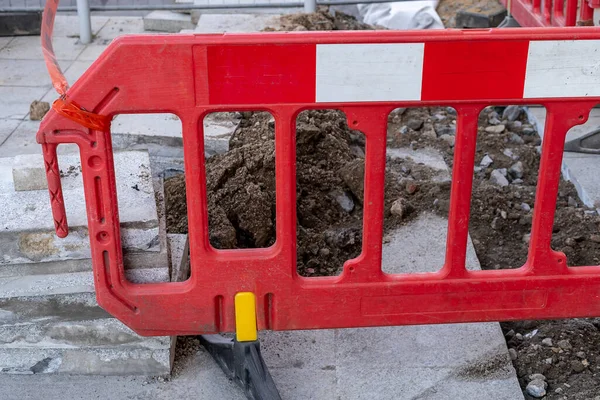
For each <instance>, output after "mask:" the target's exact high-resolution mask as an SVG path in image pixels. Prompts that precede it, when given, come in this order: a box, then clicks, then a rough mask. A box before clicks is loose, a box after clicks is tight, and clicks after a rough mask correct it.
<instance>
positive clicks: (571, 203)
mask: <svg viewBox="0 0 600 400" xmlns="http://www.w3.org/2000/svg"><path fill="white" fill-rule="evenodd" d="M567 204H568V205H569V207H577V201H575V199H574V198H572V197H571V196H569V198H568V200H567Z"/></svg>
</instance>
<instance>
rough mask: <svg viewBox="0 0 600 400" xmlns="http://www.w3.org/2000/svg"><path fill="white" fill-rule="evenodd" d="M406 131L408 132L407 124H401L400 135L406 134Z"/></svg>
mask: <svg viewBox="0 0 600 400" xmlns="http://www.w3.org/2000/svg"><path fill="white" fill-rule="evenodd" d="M407 133H408V126H406V125H403V126H402V127H401V128H400V134H401V135H406V134H407Z"/></svg>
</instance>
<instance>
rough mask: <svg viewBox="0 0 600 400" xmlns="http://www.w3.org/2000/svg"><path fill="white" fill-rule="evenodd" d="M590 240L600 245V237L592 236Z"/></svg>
mask: <svg viewBox="0 0 600 400" xmlns="http://www.w3.org/2000/svg"><path fill="white" fill-rule="evenodd" d="M590 240H591V241H592V242H594V243H600V235H590Z"/></svg>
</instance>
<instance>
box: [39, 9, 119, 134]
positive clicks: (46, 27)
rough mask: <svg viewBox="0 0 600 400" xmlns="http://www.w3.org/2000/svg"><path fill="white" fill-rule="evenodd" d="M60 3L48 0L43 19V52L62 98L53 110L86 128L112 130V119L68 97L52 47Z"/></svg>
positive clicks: (66, 83) (66, 85)
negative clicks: (89, 109)
mask: <svg viewBox="0 0 600 400" xmlns="http://www.w3.org/2000/svg"><path fill="white" fill-rule="evenodd" d="M58 2H59V0H47V1H46V6H45V7H44V16H43V18H42V51H43V53H44V60H45V61H46V68H47V69H48V73H49V74H50V79H52V86H54V89H56V91H57V92H58V94H59V95H60V98H59V99H57V100H56V101H55V102H54V103H53V104H52V108H53V109H54V111H56V112H57V113H59V114H60V115H62V116H64V117H66V118H68V119H70V120H72V121H75V122H77V123H79V124H80V125H82V126H85V127H86V128H90V129H93V130H98V131H107V130H109V129H110V120H111V118H109V117H107V116H105V115H100V114H96V113H93V112H90V111H87V110H85V109H84V108H83V107H81V106H80V105H78V104H77V103H75V102H73V101H71V100H70V99H69V98H68V97H67V91H68V89H69V83H68V82H67V79H66V78H65V75H64V74H63V72H62V70H61V69H60V65H58V61H57V60H56V55H54V48H53V47H52V32H53V30H54V18H55V17H56V10H57V9H58Z"/></svg>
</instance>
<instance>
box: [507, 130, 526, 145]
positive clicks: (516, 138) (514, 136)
mask: <svg viewBox="0 0 600 400" xmlns="http://www.w3.org/2000/svg"><path fill="white" fill-rule="evenodd" d="M508 142H509V143H513V144H524V143H525V141H524V140H523V138H522V137H521V136H519V135H517V134H516V133H513V134H512V135H510V138H508Z"/></svg>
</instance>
